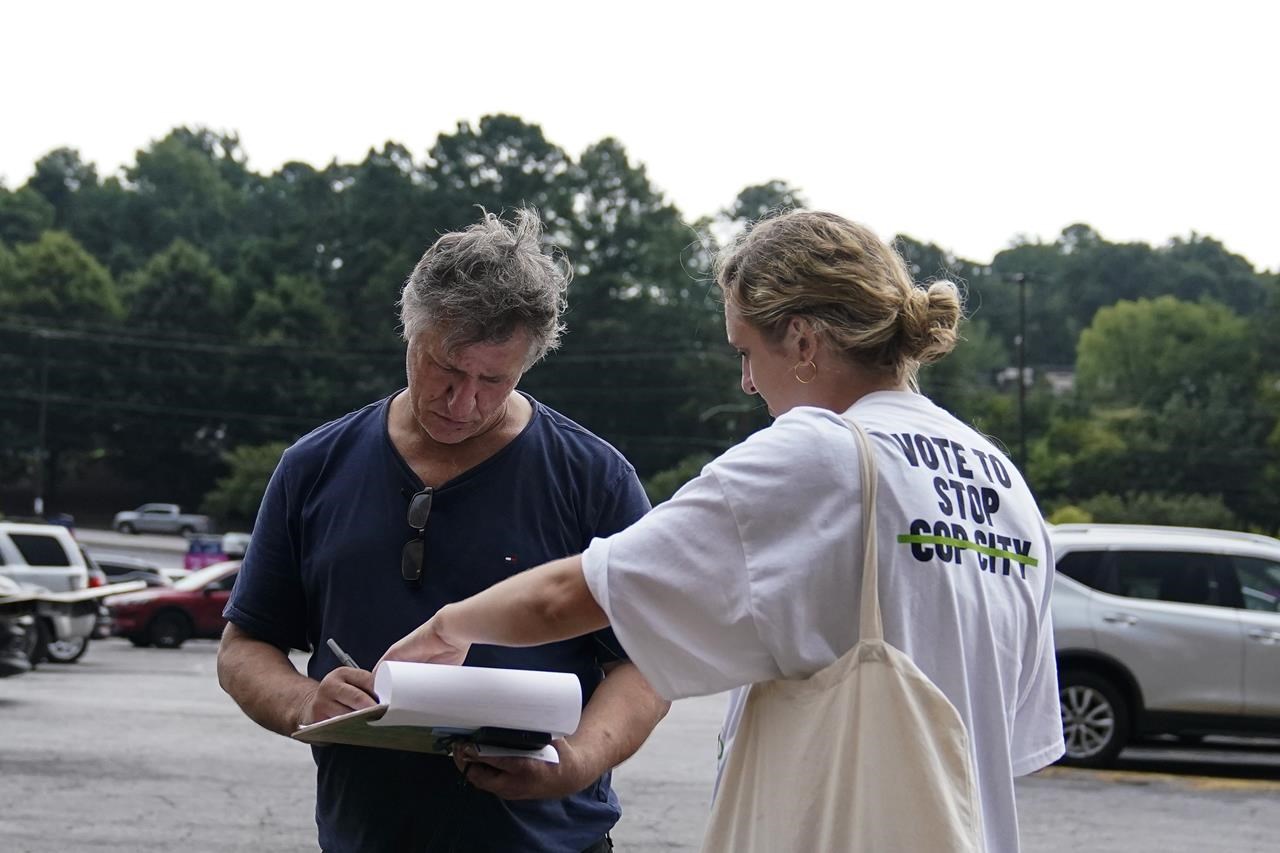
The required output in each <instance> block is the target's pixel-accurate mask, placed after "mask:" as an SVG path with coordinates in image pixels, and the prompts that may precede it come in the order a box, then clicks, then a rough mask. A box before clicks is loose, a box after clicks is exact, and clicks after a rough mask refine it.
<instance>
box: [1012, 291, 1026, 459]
mask: <svg viewBox="0 0 1280 853" xmlns="http://www.w3.org/2000/svg"><path fill="white" fill-rule="evenodd" d="M1028 277H1029V276H1028V275H1027V274H1026V273H1024V272H1019V273H1014V274H1013V280H1014V281H1015V282H1017V284H1018V468H1019V470H1021V471H1022V473H1023V476H1026V471H1027V278H1028Z"/></svg>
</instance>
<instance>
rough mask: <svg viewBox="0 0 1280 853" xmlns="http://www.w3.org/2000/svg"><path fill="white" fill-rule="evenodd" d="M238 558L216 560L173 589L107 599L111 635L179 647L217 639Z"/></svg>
mask: <svg viewBox="0 0 1280 853" xmlns="http://www.w3.org/2000/svg"><path fill="white" fill-rule="evenodd" d="M238 571H240V561H239V560H236V561H233V562H228V563H218V564H216V565H212V566H209V567H208V568H204V569H200V570H198V571H194V572H192V573H191V574H189V575H187V576H186V577H185V578H182V579H180V580H177V581H174V583H173V586H171V587H155V588H154V589H147V590H143V591H141V592H130V593H126V594H124V595H113V596H111V597H110V598H108V599H107V609H108V610H109V611H110V612H111V633H113V634H115V635H116V636H117V637H124V638H126V639H127V640H129V642H131V643H133V644H134V645H135V646H157V647H159V648H162V649H176V648H178V647H179V646H181V645H182V644H183V643H185V642H186V641H187V640H189V639H191V638H192V637H207V638H210V639H216V638H217V637H218V636H220V635H221V634H222V628H223V626H224V625H226V624H227V620H225V619H223V618H222V608H223V607H225V606H226V604H227V598H228V597H229V596H230V595H231V587H232V586H234V585H235V582H236V573H237V572H238Z"/></svg>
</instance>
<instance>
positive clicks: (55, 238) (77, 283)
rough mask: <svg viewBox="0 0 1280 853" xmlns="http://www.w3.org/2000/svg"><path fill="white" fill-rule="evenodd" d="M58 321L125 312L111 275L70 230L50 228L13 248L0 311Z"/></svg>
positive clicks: (1, 287)
mask: <svg viewBox="0 0 1280 853" xmlns="http://www.w3.org/2000/svg"><path fill="white" fill-rule="evenodd" d="M10 312H12V313H13V314H22V315H26V316H28V317H37V318H41V319H44V320H49V321H56V322H59V323H63V322H66V321H68V320H70V321H72V322H97V321H106V322H110V321H115V320H117V319H119V318H120V316H121V314H122V311H121V306H120V297H119V295H118V294H117V292H116V285H115V282H114V281H112V279H111V274H110V273H108V272H107V270H106V269H105V268H103V266H102V265H101V264H99V263H98V262H97V261H96V260H94V258H93V257H92V256H91V255H90V254H89V253H88V252H86V251H85V250H84V249H83V248H82V247H81V246H80V244H79V243H77V242H76V241H75V240H74V239H73V238H72V237H71V236H70V235H69V234H66V233H65V232H62V231H46V232H44V233H43V234H42V235H40V239H38V240H37V241H35V242H34V243H25V244H20V245H18V246H15V247H14V248H13V257H12V269H11V272H10V274H9V276H8V277H7V278H6V279H4V280H0V313H6V314H7V313H10Z"/></svg>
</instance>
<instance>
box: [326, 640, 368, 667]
mask: <svg viewBox="0 0 1280 853" xmlns="http://www.w3.org/2000/svg"><path fill="white" fill-rule="evenodd" d="M327 642H328V645H329V648H330V649H332V650H333V653H334V654H335V655H337V656H338V663H340V664H342V665H343V666H349V667H351V668H352V669H359V668H360V664H358V663H356V660H355V658H353V657H352V656H351V655H349V654H347V653H346V652H344V651H343V650H342V646H340V645H338V641H337V640H335V639H333V638H332V637H330V638H329V639H328V641H327Z"/></svg>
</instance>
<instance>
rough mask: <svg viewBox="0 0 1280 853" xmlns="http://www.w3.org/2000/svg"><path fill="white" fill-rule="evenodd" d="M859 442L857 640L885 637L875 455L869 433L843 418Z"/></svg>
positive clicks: (881, 638) (848, 419)
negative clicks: (881, 610)
mask: <svg viewBox="0 0 1280 853" xmlns="http://www.w3.org/2000/svg"><path fill="white" fill-rule="evenodd" d="M843 420H844V422H845V426H847V427H849V431H850V432H852V433H853V437H854V440H855V441H856V442H857V444H858V456H859V457H860V458H859V459H858V462H859V465H858V467H859V469H860V472H861V474H862V542H863V545H862V601H861V602H860V603H859V605H858V641H859V642H862V641H863V640H883V639H884V623H883V622H882V621H881V619H880V583H879V574H880V572H879V553H878V552H877V550H876V481H877V480H878V479H879V478H878V477H877V476H876V457H875V453H874V451H872V449H871V440H870V439H868V438H867V434H866V432H864V431H863V429H862V427H860V426H858V424H856V423H855V422H854V421H853V420H852V419H850V418H848V417H844V418H843Z"/></svg>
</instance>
